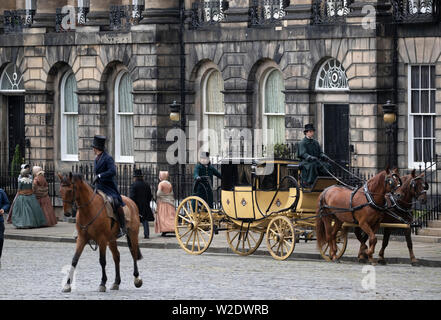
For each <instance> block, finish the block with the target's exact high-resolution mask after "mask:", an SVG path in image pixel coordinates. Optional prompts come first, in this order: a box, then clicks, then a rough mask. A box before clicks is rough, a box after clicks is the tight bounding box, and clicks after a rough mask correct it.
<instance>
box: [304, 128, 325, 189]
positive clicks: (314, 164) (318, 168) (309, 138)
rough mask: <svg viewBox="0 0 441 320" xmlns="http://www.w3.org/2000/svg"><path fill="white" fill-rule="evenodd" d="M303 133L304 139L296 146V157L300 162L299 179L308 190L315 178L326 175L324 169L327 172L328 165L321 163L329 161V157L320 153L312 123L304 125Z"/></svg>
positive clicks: (320, 149)
mask: <svg viewBox="0 0 441 320" xmlns="http://www.w3.org/2000/svg"><path fill="white" fill-rule="evenodd" d="M303 133H304V134H305V137H304V138H303V139H302V140H301V141H300V142H299V145H298V157H299V159H300V160H301V162H300V168H301V174H300V177H301V180H302V185H303V187H305V188H310V187H311V186H312V184H313V183H314V181H315V179H316V178H317V176H326V175H328V173H327V171H326V169H327V170H329V165H328V164H327V163H324V162H322V161H327V160H329V157H328V156H327V155H326V154H325V153H324V152H323V151H322V148H321V147H320V144H319V143H318V141H317V140H315V139H314V134H315V128H314V125H313V124H312V123H308V124H307V125H305V130H304V131H303ZM320 160H321V161H320Z"/></svg>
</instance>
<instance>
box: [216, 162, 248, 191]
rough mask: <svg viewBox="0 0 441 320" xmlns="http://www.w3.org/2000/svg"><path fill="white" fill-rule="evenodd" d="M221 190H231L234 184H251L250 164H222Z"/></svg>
mask: <svg viewBox="0 0 441 320" xmlns="http://www.w3.org/2000/svg"><path fill="white" fill-rule="evenodd" d="M221 184H222V190H233V188H234V187H235V186H250V185H251V166H250V165H244V164H223V165H222V180H221Z"/></svg>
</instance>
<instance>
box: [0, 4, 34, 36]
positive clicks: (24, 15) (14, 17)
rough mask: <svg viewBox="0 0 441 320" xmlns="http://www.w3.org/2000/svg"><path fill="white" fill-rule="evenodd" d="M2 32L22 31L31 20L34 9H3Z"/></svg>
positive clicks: (32, 19) (30, 23)
mask: <svg viewBox="0 0 441 320" xmlns="http://www.w3.org/2000/svg"><path fill="white" fill-rule="evenodd" d="M3 15H4V18H3V19H4V22H3V24H4V32H5V33H17V32H22V31H23V28H29V27H30V26H31V25H32V23H33V21H34V15H35V10H24V9H21V10H5V11H4V13H3Z"/></svg>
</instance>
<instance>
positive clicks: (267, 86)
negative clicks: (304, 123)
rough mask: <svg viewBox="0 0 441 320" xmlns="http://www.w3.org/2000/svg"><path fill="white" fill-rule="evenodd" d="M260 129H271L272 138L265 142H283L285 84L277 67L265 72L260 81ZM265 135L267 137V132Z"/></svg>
mask: <svg viewBox="0 0 441 320" xmlns="http://www.w3.org/2000/svg"><path fill="white" fill-rule="evenodd" d="M262 89H263V90H262V129H263V130H264V132H265V130H272V131H273V140H272V141H270V140H268V141H267V142H266V143H274V144H277V143H284V142H285V94H284V93H283V91H284V90H285V86H284V84H283V76H282V73H281V72H280V71H279V70H277V69H270V70H269V71H267V72H266V74H265V75H264V78H263V83H262ZM265 136H267V137H268V135H267V134H265Z"/></svg>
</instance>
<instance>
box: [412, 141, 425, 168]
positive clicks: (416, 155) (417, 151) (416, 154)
mask: <svg viewBox="0 0 441 320" xmlns="http://www.w3.org/2000/svg"><path fill="white" fill-rule="evenodd" d="M422 148H423V144H422V140H420V139H415V140H414V149H413V161H415V162H421V161H422V160H423V157H422Z"/></svg>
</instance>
